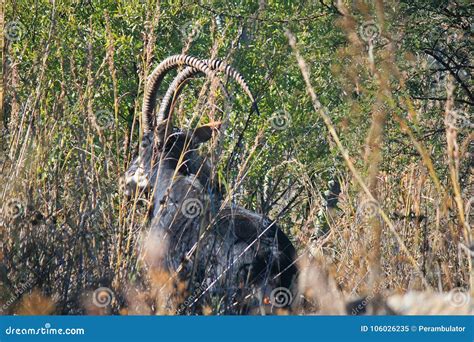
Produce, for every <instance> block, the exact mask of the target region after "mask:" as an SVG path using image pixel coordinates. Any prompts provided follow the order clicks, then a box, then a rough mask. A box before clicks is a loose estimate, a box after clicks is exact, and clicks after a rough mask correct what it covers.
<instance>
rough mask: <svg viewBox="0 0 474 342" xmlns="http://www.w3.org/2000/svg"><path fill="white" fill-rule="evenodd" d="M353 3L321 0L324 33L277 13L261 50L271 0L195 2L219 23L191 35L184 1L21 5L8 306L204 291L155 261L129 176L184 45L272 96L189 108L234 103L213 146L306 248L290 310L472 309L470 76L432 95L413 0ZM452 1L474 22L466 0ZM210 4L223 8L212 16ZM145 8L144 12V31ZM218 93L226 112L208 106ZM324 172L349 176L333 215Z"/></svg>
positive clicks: (231, 177) (130, 307) (296, 12)
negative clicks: (143, 112) (158, 91)
mask: <svg viewBox="0 0 474 342" xmlns="http://www.w3.org/2000/svg"><path fill="white" fill-rule="evenodd" d="M74 3H76V5H77V3H78V2H74ZM356 3H357V5H355V6H354V7H350V6H347V5H345V2H340V3H338V4H337V6H329V5H328V6H323V5H319V4H317V5H313V7H314V6H316V7H315V8H314V11H315V14H317V17H318V18H319V19H317V20H316V19H315V22H314V23H313V24H314V25H319V26H318V27H321V30H322V31H318V32H317V33H311V31H309V30H310V29H311V27H312V26H308V23H307V22H305V21H304V20H303V19H302V20H299V19H298V18H300V17H301V18H304V16H303V15H302V14H301V13H300V9H298V8H297V6H295V8H293V9H292V11H291V13H290V14H291V15H289V16H288V17H291V18H293V19H292V21H289V22H285V21H282V22H278V20H276V19H275V18H270V19H268V21H271V22H272V24H275V23H276V25H277V26H278V27H279V35H278V37H277V38H278V42H279V45H278V44H277V45H276V46H277V48H279V49H280V50H281V51H284V52H280V50H277V52H273V53H272V52H271V51H268V50H264V49H263V45H264V42H265V41H266V40H267V39H269V37H272V36H273V34H274V31H273V30H272V26H269V25H270V24H267V22H266V20H267V19H265V18H267V17H268V16H269V15H280V17H282V18H284V17H285V15H284V11H283V10H282V12H281V13H278V12H275V13H276V14H271V13H272V11H271V10H270V9H268V8H267V6H269V5H266V4H265V1H261V2H260V5H259V7H258V8H257V9H256V12H255V13H257V14H256V16H252V15H250V14H248V13H246V12H245V11H244V9H245V6H244V7H243V8H240V7H239V9H240V10H241V12H236V13H238V14H235V15H229V16H228V17H226V16H225V15H223V16H217V14H218V13H221V12H222V5H220V4H219V5H217V4H216V5H215V8H214V7H212V6H210V7H209V8H208V7H205V6H204V7H201V6H196V5H193V6H191V5H190V6H191V9H189V8H186V9H183V11H189V12H186V13H185V14H184V15H186V16H187V17H188V18H189V17H192V14H193V11H195V10H196V8H197V9H199V10H201V11H203V12H199V13H200V14H199V15H198V16H197V17H196V19H195V22H199V23H200V25H202V27H205V29H204V28H202V27H201V26H199V25H198V27H197V28H196V27H195V28H194V29H193V30H189V29H188V30H184V31H185V33H186V37H185V39H182V40H180V39H177V38H176V37H175V36H172V34H171V33H169V32H168V31H166V29H164V28H163V27H164V26H165V27H166V25H169V24H170V23H172V24H175V23H176V22H180V23H182V22H185V21H186V20H185V19H186V18H184V19H183V18H182V17H180V16H181V15H182V14H180V13H177V12H176V11H177V7H176V6H174V5H170V4H162V5H161V6H160V5H159V4H157V3H156V2H155V1H144V2H143V1H142V2H137V3H136V4H133V6H130V7H129V6H128V5H126V4H121V5H117V6H114V5H112V3H107V2H104V3H103V4H102V5H101V6H98V7H97V8H94V9H91V11H92V13H93V15H91V16H90V18H88V15H87V11H85V10H84V11H82V10H79V9H78V8H77V7H75V6H71V7H66V6H64V5H57V6H55V5H51V4H48V5H46V4H43V5H41V6H44V7H45V8H46V10H45V11H44V13H43V14H38V13H37V14H36V15H35V16H34V18H36V19H35V20H33V19H28V17H27V16H26V15H20V14H19V13H21V9H22V8H23V9H24V7H25V5H24V4H22V3H21V2H15V1H13V3H9V4H6V5H5V7H4V8H5V13H2V14H5V17H4V23H3V25H4V27H5V26H6V25H7V24H8V23H11V22H12V21H14V20H16V21H18V22H22V23H23V24H22V25H23V26H22V27H20V28H19V30H20V33H19V34H20V35H19V37H18V39H12V37H11V36H10V37H9V38H8V37H5V35H4V39H3V59H2V64H3V68H2V70H3V83H2V84H3V88H2V89H3V91H2V98H1V100H2V103H1V105H2V111H1V113H2V114H1V115H2V116H1V125H2V136H1V151H0V184H1V185H0V203H1V209H2V212H1V217H0V218H1V221H0V224H1V226H0V229H1V230H0V234H1V250H0V310H2V313H3V314H13V313H17V314H53V313H55V314H176V313H178V314H179V313H183V312H182V311H181V309H180V305H181V304H182V303H185V302H186V300H189V298H190V297H191V296H195V295H196V293H189V292H188V291H187V290H186V289H187V284H184V283H173V282H170V281H169V278H170V275H169V274H167V273H164V272H162V271H160V270H156V269H153V268H151V269H146V268H144V267H143V263H142V261H141V260H140V259H139V255H140V253H139V249H140V245H139V243H138V241H139V239H140V236H141V235H142V234H143V233H144V231H146V226H147V225H146V223H147V222H146V213H147V206H146V205H144V204H143V201H141V200H140V201H139V200H135V201H129V200H128V199H127V198H126V197H125V196H124V195H123V193H122V191H121V189H120V179H121V177H122V176H123V174H124V171H125V170H126V166H127V164H128V163H129V162H130V160H131V157H132V156H133V155H134V154H135V152H136V147H137V141H138V137H139V133H138V130H139V117H140V115H139V113H140V105H141V102H140V101H141V94H142V92H143V86H144V82H145V79H146V75H147V74H148V73H149V72H150V71H151V70H152V68H153V67H154V66H155V65H156V64H157V61H159V60H161V59H163V57H166V56H168V55H171V54H174V53H177V52H183V53H189V54H195V55H199V56H200V57H203V58H208V57H209V56H219V57H220V58H223V59H226V60H228V61H229V62H230V63H232V64H233V65H234V66H235V67H236V68H237V69H239V70H240V71H241V72H242V74H244V75H245V76H246V77H247V76H248V77H247V78H248V79H249V80H250V81H249V83H250V86H251V87H252V88H253V89H254V92H256V93H257V94H258V96H259V98H261V102H262V104H261V108H260V111H261V112H262V114H261V117H258V118H256V117H252V118H251V117H250V116H248V112H249V111H248V103H245V100H244V99H243V98H239V97H238V98H237V100H239V101H238V102H239V104H238V106H237V107H236V108H233V109H232V113H231V114H229V113H221V110H220V108H222V103H219V99H218V98H216V96H215V92H214V91H215V85H212V84H209V82H203V81H201V82H194V83H193V86H192V87H188V88H187V89H186V90H185V91H184V96H181V98H180V100H179V101H178V104H177V106H176V108H175V111H176V114H175V116H176V117H178V118H180V119H179V120H180V123H181V124H182V125H191V124H194V123H195V122H196V120H204V121H206V120H209V117H210V118H211V119H216V118H221V117H222V116H223V115H225V114H229V116H228V117H225V120H224V124H225V125H227V129H226V134H225V135H223V136H222V137H221V141H215V142H214V143H215V145H214V146H213V148H210V149H208V150H203V151H202V153H203V154H205V153H213V160H214V164H215V170H216V174H217V178H218V179H219V180H220V186H222V187H224V188H225V189H226V192H227V193H228V194H232V201H233V202H235V203H239V204H240V205H243V206H245V207H248V208H249V209H252V210H256V211H257V212H260V213H263V214H267V215H269V216H270V217H271V218H279V220H280V222H281V226H282V227H283V229H284V231H285V232H286V233H287V234H288V235H289V237H290V238H291V240H292V241H293V242H294V244H295V246H296V247H297V250H298V255H299V260H298V264H299V266H300V277H299V280H298V284H297V288H298V295H297V296H295V298H293V299H294V300H293V305H292V313H296V314H346V313H348V314H362V313H364V312H366V311H367V312H369V313H395V312H396V313H407V314H408V313H415V314H416V313H418V314H420V313H422V314H440V313H447V314H457V313H460V314H462V313H464V314H467V313H469V312H472V310H473V306H474V303H473V301H472V298H473V296H474V271H473V265H472V263H473V255H474V254H473V253H474V252H473V248H472V246H473V245H472V243H473V241H472V239H473V236H472V234H473V232H472V227H471V223H472V216H473V215H474V212H473V211H472V210H471V206H472V202H473V196H474V188H473V172H472V171H473V170H472V168H473V159H472V158H473V137H474V136H473V133H472V117H470V115H472V105H473V103H472V94H471V91H472V87H471V85H472V80H471V79H470V74H469V75H468V76H467V79H458V78H459V77H458V78H457V77H455V76H453V75H452V74H451V73H450V72H448V71H449V70H448V69H447V68H445V70H444V72H443V75H444V76H443V77H444V78H443V82H442V86H441V87H440V88H439V89H437V94H436V96H434V95H430V96H426V97H425V98H422V99H420V98H419V97H420V96H419V93H417V89H418V88H416V86H413V84H412V83H411V82H414V80H415V81H416V82H419V84H421V86H420V87H421V89H427V88H430V89H431V88H433V87H434V86H433V84H432V83H430V82H431V81H430V80H431V79H430V78H429V77H432V75H433V72H432V69H430V66H427V65H426V61H425V60H424V59H423V61H425V62H420V55H417V54H416V52H413V51H415V50H416V49H415V47H413V49H412V51H410V49H409V48H407V47H406V45H405V44H407V43H406V42H407V41H408V40H409V38H408V37H410V34H412V36H411V37H413V36H415V37H416V36H417V35H421V33H419V32H416V31H415V32H413V31H410V30H412V29H413V28H412V27H411V26H410V24H409V17H408V15H409V13H410V11H408V10H407V9H406V8H405V7H404V6H402V5H400V4H397V3H390V5H386V6H385V8H384V7H383V6H382V4H381V2H376V5H375V6H374V7H373V8H371V7H369V6H368V5H365V4H364V3H362V2H356ZM407 6H408V5H407ZM313 7H311V8H313ZM213 8H214V12H212V11H211V12H209V9H213ZM468 9H469V6H468ZM402 10H405V12H403V11H402ZM418 10H419V9H418ZM450 10H451V12H452V13H461V14H459V17H460V18H461V19H459V18H458V20H460V22H461V23H462V20H468V19H466V15H465V13H464V12H462V11H461V10H462V8H456V7H454V8H450ZM104 13H105V15H102V14H104ZM209 13H214V14H216V16H215V17H211V19H210V21H209V22H206V21H205V20H206V18H208V17H206V15H207V16H209ZM401 13H405V15H406V16H407V17H406V18H404V17H402V14H401ZM407 13H408V14H407ZM463 13H464V14H463ZM443 15H444V14H443V13H441V14H439V16H436V17H435V18H434V19H433V20H434V23H433V24H432V25H437V24H436V20H438V19H439V20H440V21H441V20H443ZM72 18H76V19H75V22H72ZM242 18H243V19H242ZM256 18H257V19H256ZM258 18H260V20H258ZM294 18H296V19H294ZM467 18H469V12H468V15H467ZM224 19H225V20H224ZM421 20H422V19H420V21H421ZM134 21H136V22H140V24H139V25H138V27H137V28H135V29H132V28H131V27H132V23H133V22H134ZM163 23H165V24H163ZM364 23H370V24H371V25H372V26H371V27H369V28H368V29H369V31H364V26H363V24H364ZM30 25H31V26H30ZM68 25H69V26H68ZM471 25H472V23H471ZM178 26H179V25H178ZM122 27H127V29H123V30H122ZM180 27H182V26H180ZM242 27H245V29H244V31H245V32H244V33H245V36H243V33H242ZM361 27H362V29H361ZM284 28H285V29H287V31H286V34H285V30H284ZM67 30H70V32H66V31H67ZM81 30H82V31H81ZM315 30H316V29H315ZM370 30H375V33H374V32H373V31H370ZM174 31H176V29H174ZM174 31H170V32H174ZM182 31H183V30H181V31H179V30H178V35H181V33H182ZM448 31H449V32H450V34H449V35H448V38H446V37H445V38H444V39H446V40H449V39H456V42H462V41H463V40H469V39H472V32H471V33H469V32H468V31H466V30H465V29H463V26H462V25H461V24H460V26H456V25H455V24H453V25H452V26H449V25H448V27H447V28H446V32H448ZM5 32H6V33H7V34H8V30H5ZM163 32H166V34H165V33H163ZM328 32H329V33H328ZM371 32H372V33H371ZM161 33H163V34H162V35H160V34H161ZM454 33H456V34H457V35H456V36H455V38H452V37H454V36H453V34H454ZM11 34H12V33H11V32H10V35H11ZM173 34H174V33H173ZM259 35H260V36H261V37H260V36H259ZM364 35H365V36H364ZM318 36H319V37H322V38H321V40H322V41H323V42H325V40H324V39H326V40H328V39H329V40H330V39H333V40H334V42H335V43H334V44H332V43H331V44H327V45H324V44H326V43H324V44H323V43H318V42H317V37H318ZM449 37H451V38H449ZM13 38H14V37H13ZM128 38H130V41H128V40H127V39H128ZM132 38H133V39H132ZM244 38H245V39H247V40H248V41H247V42H245V41H242V40H244ZM277 38H275V40H277ZM433 39H435V38H434V37H433ZM175 40H176V41H175ZM249 41H250V42H249ZM315 41H316V43H314V42H315ZM331 42H332V40H331ZM168 43H169V44H170V46H168V45H167V44H168ZM310 43H311V44H313V43H314V44H316V45H311V44H310ZM448 43H449V42H448ZM318 44H321V46H319V45H318ZM415 45H416V44H414V46H415ZM448 45H449V44H448ZM156 46H158V47H156ZM243 46H245V48H243ZM257 48H258V51H255V52H251V50H252V49H257ZM270 48H273V47H271V46H269V50H271V49H270ZM169 49H173V51H171V50H170V51H167V50H169ZM319 49H324V51H323V52H318V51H319ZM249 51H250V52H249ZM262 51H263V52H262ZM259 53H261V54H262V55H261V56H259V55H258V54H259ZM466 53H467V55H468V56H469V55H471V57H472V53H471V51H469V50H467V52H466ZM318 54H319V55H318ZM451 57H452V56H451ZM272 58H275V60H277V61H276V62H275V63H277V64H281V65H284V68H288V70H284V69H282V67H281V66H275V65H273V62H272ZM452 58H455V57H452ZM316 60H318V61H316ZM468 60H469V58H468ZM246 61H247V62H248V63H247V62H246ZM268 61H269V62H268ZM325 63H326V64H327V65H323V64H325ZM261 68H263V70H260V69H261ZM469 68H470V69H469ZM257 69H258V71H257ZM465 69H466V70H468V72H471V71H472V65H470V66H469V65H468V67H466V68H465ZM463 70H464V69H463ZM254 73H255V74H254ZM279 73H281V75H282V76H281V75H279ZM430 73H431V76H427V75H428V74H430ZM458 74H459V73H457V74H456V75H458ZM329 77H330V78H331V81H329ZM324 82H327V83H324ZM330 82H333V83H334V84H333V85H330V84H328V83H330ZM437 86H439V82H438V85H437ZM466 87H467V91H466V89H465V88H466ZM293 89H294V90H293ZM414 89H415V90H414ZM414 94H418V95H416V96H415V95H414ZM435 97H438V98H441V100H439V99H438V100H437V99H433V98H435ZM278 101H283V102H282V103H280V102H278ZM207 103H215V107H212V108H213V109H212V110H210V111H209V110H204V109H206V108H207V107H206V104H207ZM280 106H281V107H280ZM278 109H284V111H283V112H280V113H284V114H285V115H286V117H285V118H286V119H288V118H290V117H291V122H290V124H289V125H288V126H287V127H286V128H285V130H284V131H282V130H279V129H275V128H274V127H272V125H271V124H269V121H270V122H271V118H272V115H273V114H274V113H276V112H277V110H278ZM201 116H202V117H201ZM191 117H192V118H191ZM186 118H187V119H186ZM189 118H191V119H189ZM247 123H248V124H247ZM237 142H239V143H237ZM328 181H333V182H337V183H338V184H339V186H340V189H341V192H340V194H339V196H338V201H337V207H335V208H328V207H327V206H326V204H325V201H324V198H326V199H327V195H326V196H325V192H326V191H327V190H328ZM318 229H319V233H318ZM163 248H165V247H163ZM159 251H160V248H157V253H158V254H159ZM157 257H159V255H157ZM101 288H103V289H101ZM97 289H101V290H99V291H97ZM198 291H199V289H198ZM164 293H166V294H169V295H171V296H172V298H173V303H172V305H170V304H169V303H163V298H167V297H166V296H164ZM406 293H408V295H405V296H402V295H404V294H406ZM361 298H362V299H363V300H361V301H360V302H352V301H354V300H359V299H361ZM364 298H365V299H364ZM387 298H388V299H387ZM97 301H99V303H97ZM101 303H105V304H107V305H101ZM348 303H352V304H348ZM361 303H363V304H362V306H360V305H359V304H361ZM97 304H99V305H97ZM348 305H349V306H348ZM2 308H3V309H2ZM215 310H216V308H215V307H211V306H210V307H205V308H203V312H201V313H203V314H213V313H214V312H215ZM277 313H282V314H285V313H288V312H282V311H278V310H277Z"/></svg>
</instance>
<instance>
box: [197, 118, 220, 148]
mask: <svg viewBox="0 0 474 342" xmlns="http://www.w3.org/2000/svg"><path fill="white" fill-rule="evenodd" d="M220 127H221V122H220V121H213V122H211V123H208V124H207V125H203V126H200V127H197V128H196V129H195V130H194V131H193V141H194V142H196V143H197V144H202V143H205V142H206V141H208V140H209V139H211V138H212V136H213V135H214V134H216V133H218V132H219V128H220Z"/></svg>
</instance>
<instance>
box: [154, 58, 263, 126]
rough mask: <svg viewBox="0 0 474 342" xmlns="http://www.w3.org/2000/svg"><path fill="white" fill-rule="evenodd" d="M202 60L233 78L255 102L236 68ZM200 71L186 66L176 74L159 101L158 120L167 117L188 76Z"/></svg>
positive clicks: (213, 68)
mask: <svg viewBox="0 0 474 342" xmlns="http://www.w3.org/2000/svg"><path fill="white" fill-rule="evenodd" d="M203 62H204V63H206V64H207V65H208V66H209V67H210V68H211V69H212V70H213V71H222V72H224V73H225V74H226V75H227V76H229V77H231V78H233V79H234V80H235V81H236V82H237V84H239V85H240V86H241V87H242V89H243V90H244V91H245V93H246V94H247V95H248V96H249V98H250V100H251V101H252V104H254V103H255V99H254V97H253V95H252V93H251V91H250V89H249V87H248V85H247V83H246V82H245V80H244V78H243V77H242V75H241V74H240V73H239V72H238V71H237V70H235V69H234V68H232V67H231V66H229V65H226V64H225V63H224V62H222V61H220V60H204V61H203ZM200 72H201V71H200V70H199V69H197V68H193V67H187V68H186V69H184V70H183V71H181V72H180V73H179V74H178V75H177V76H176V78H175V79H174V80H173V82H172V83H171V84H170V86H169V87H168V90H167V91H166V94H165V96H164V97H163V100H162V102H161V105H160V110H159V112H158V119H157V121H158V122H161V121H162V120H166V119H167V118H168V116H169V114H170V109H171V103H172V100H173V98H175V97H177V96H179V94H180V93H181V91H182V90H183V89H184V88H183V85H184V84H185V83H186V82H187V81H188V80H189V79H190V78H192V77H194V76H195V75H197V74H199V73H200Z"/></svg>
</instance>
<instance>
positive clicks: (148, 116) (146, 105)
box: [142, 55, 255, 136]
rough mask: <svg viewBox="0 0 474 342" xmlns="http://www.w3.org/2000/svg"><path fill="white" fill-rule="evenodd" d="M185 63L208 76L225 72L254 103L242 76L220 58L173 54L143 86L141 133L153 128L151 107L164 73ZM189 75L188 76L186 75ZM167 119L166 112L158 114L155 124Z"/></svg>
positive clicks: (144, 133)
mask: <svg viewBox="0 0 474 342" xmlns="http://www.w3.org/2000/svg"><path fill="white" fill-rule="evenodd" d="M182 65H187V66H190V67H193V68H194V69H196V71H195V73H198V72H202V73H204V74H205V75H206V76H208V77H212V76H214V74H215V72H216V71H220V72H223V73H225V74H226V75H227V76H229V77H231V78H233V79H234V80H235V81H236V82H237V83H238V84H239V85H240V86H241V87H242V88H243V90H244V91H245V92H246V93H247V95H248V96H249V97H250V100H251V101H252V105H254V104H255V99H254V97H253V95H252V93H251V92H250V89H249V88H248V86H247V84H246V83H245V80H244V79H243V77H242V76H241V75H240V74H239V73H238V72H237V71H236V70H235V69H234V68H232V67H231V66H229V65H227V64H225V63H224V62H222V61H220V60H211V61H202V60H200V59H198V58H196V57H191V56H187V55H174V56H171V57H168V58H166V59H165V60H164V61H162V62H161V63H160V64H159V65H158V66H157V67H156V68H155V70H154V71H153V72H152V73H151V75H150V77H149V79H148V82H147V86H146V88H145V94H144V96H143V106H142V125H143V135H144V136H145V135H146V133H149V132H150V131H151V130H152V128H153V115H152V114H153V109H154V107H155V105H156V97H157V92H158V89H159V87H160V85H161V82H162V81H163V78H164V77H165V75H166V74H167V73H168V72H169V71H170V70H172V69H174V68H176V67H178V66H182ZM188 77H190V76H188ZM166 119H167V113H166V112H164V116H158V121H157V124H159V123H161V121H163V120H166Z"/></svg>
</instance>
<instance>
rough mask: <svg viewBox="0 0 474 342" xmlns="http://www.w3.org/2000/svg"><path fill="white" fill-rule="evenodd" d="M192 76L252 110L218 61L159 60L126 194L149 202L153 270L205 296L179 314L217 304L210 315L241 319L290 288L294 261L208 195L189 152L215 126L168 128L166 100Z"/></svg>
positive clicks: (273, 239)
mask: <svg viewBox="0 0 474 342" xmlns="http://www.w3.org/2000/svg"><path fill="white" fill-rule="evenodd" d="M180 66H186V68H185V69H184V70H182V71H181V72H180V73H178V75H177V76H176V78H175V79H174V81H173V82H172V83H171V84H170V86H169V89H168V91H167V92H166V94H165V96H164V98H163V100H162V103H161V106H160V109H159V111H158V115H157V118H156V120H154V116H153V110H154V108H155V106H156V100H157V94H158V90H159V88H160V85H161V83H162V81H163V79H164V77H165V75H166V74H167V73H168V72H169V71H171V70H172V69H175V68H177V67H180ZM199 73H202V74H204V75H206V76H207V77H210V78H212V77H215V76H216V74H217V73H224V74H225V75H226V76H228V77H230V78H231V79H233V80H235V81H236V82H237V84H239V85H240V87H241V88H242V89H243V90H244V91H245V93H246V94H247V95H248V97H249V98H250V100H251V102H252V105H253V106H256V105H255V100H254V97H253V95H252V93H251V92H250V90H249V88H248V86H247V84H246V82H245V80H244V79H243V77H242V76H241V75H240V74H239V73H238V72H237V71H236V70H234V69H233V68H232V67H231V66H228V65H226V64H225V63H223V62H222V61H219V60H199V59H197V58H195V57H190V56H186V55H175V56H171V57H169V58H166V59H165V60H164V61H163V62H161V63H160V64H159V65H158V67H156V69H155V70H154V71H153V73H152V74H151V75H150V77H149V80H148V83H147V86H146V89H145V94H144V98H143V108H142V129H143V135H142V137H143V138H142V141H141V144H140V151H139V155H138V157H137V158H136V159H135V160H134V161H133V162H132V163H131V165H130V167H129V169H128V170H127V172H126V175H125V185H126V190H125V192H126V193H127V194H128V195H132V194H133V193H135V192H136V191H148V192H149V193H151V194H152V203H153V207H152V209H151V210H150V214H149V220H150V235H149V237H148V238H149V239H161V240H163V241H165V242H166V244H165V246H166V247H165V248H166V251H164V253H162V254H163V255H164V258H162V260H156V263H159V264H160V267H165V268H166V269H167V270H168V271H169V272H171V273H172V274H175V275H177V277H178V278H179V279H182V280H186V281H188V282H189V284H200V285H199V288H205V290H203V291H202V293H200V295H199V297H198V298H196V300H195V302H193V303H192V305H190V307H189V308H187V310H185V311H186V312H188V313H190V312H197V310H198V309H197V308H198V307H199V306H200V305H202V304H204V303H207V304H209V303H210V302H211V301H213V303H215V302H216V301H219V305H218V310H216V313H224V314H237V313H248V312H250V310H251V309H252V307H258V306H259V305H260V307H261V305H262V302H263V303H264V302H267V304H268V299H269V298H268V297H266V296H267V295H268V294H269V293H271V292H272V291H273V290H274V289H278V288H281V287H283V288H286V289H290V288H292V282H293V280H294V278H295V275H296V273H297V268H296V266H295V265H294V262H295V257H296V253H295V249H294V247H293V245H292V244H291V242H290V240H289V239H288V237H287V236H286V235H285V234H284V233H283V232H282V231H281V230H280V228H279V227H278V226H277V225H276V223H275V222H273V221H271V220H269V219H268V218H266V217H263V216H262V215H259V214H257V213H254V212H252V211H249V210H247V209H245V208H242V207H239V206H235V205H228V204H226V202H225V201H223V199H222V197H223V196H220V195H222V194H219V192H218V191H217V190H215V189H214V190H209V186H208V182H209V178H210V174H211V169H210V168H209V167H208V166H207V165H206V163H205V162H204V159H203V158H202V157H201V156H199V155H198V153H197V151H196V148H197V147H198V146H199V145H200V144H202V143H205V142H206V141H208V140H209V139H211V137H212V136H213V134H215V133H217V131H218V130H219V123H211V124H208V125H204V126H200V127H197V128H195V129H193V130H184V129H178V128H174V127H173V125H172V115H171V112H172V111H171V108H172V106H171V100H172V98H176V97H177V95H179V93H180V91H181V90H182V88H183V85H184V83H185V82H186V81H187V80H189V79H190V78H191V77H193V76H195V75H197V74H199ZM145 243H146V242H145ZM147 261H148V262H149V263H151V264H153V263H154V262H155V261H153V260H152V261H150V260H149V259H147ZM190 290H191V291H192V289H190ZM270 301H271V298H270ZM287 304H289V303H287Z"/></svg>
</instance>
